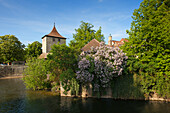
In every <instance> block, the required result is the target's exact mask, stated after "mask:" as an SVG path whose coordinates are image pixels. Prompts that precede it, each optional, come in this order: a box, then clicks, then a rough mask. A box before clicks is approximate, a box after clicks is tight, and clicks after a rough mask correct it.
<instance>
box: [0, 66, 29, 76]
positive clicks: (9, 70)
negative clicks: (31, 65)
mask: <svg viewBox="0 0 170 113" xmlns="http://www.w3.org/2000/svg"><path fill="white" fill-rule="evenodd" d="M26 67H27V66H24V65H5V66H0V77H8V76H9V77H10V76H22V75H23V72H24V70H25V68H26Z"/></svg>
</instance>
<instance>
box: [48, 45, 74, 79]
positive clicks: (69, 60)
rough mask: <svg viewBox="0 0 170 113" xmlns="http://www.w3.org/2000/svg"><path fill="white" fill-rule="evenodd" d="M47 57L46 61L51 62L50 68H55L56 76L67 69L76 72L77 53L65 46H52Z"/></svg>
mask: <svg viewBox="0 0 170 113" xmlns="http://www.w3.org/2000/svg"><path fill="white" fill-rule="evenodd" d="M50 53H51V54H49V55H48V59H49V60H51V61H52V64H53V66H52V68H53V69H54V68H55V72H56V73H54V74H57V75H56V76H58V75H60V74H62V73H63V72H64V71H66V70H67V69H72V70H74V71H75V70H76V68H77V51H76V50H75V49H73V48H72V47H68V46H67V45H65V44H62V45H59V44H58V45H56V44H54V45H53V46H52V48H51V51H50Z"/></svg>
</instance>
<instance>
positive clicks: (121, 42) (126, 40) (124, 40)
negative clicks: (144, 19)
mask: <svg viewBox="0 0 170 113" xmlns="http://www.w3.org/2000/svg"><path fill="white" fill-rule="evenodd" d="M112 42H113V46H114V47H120V46H121V45H123V44H124V43H125V42H128V39H125V38H122V39H121V40H120V41H116V40H112Z"/></svg>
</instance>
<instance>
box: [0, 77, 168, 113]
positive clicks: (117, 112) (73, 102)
mask: <svg viewBox="0 0 170 113" xmlns="http://www.w3.org/2000/svg"><path fill="white" fill-rule="evenodd" d="M0 113H170V103H167V102H160V101H129V100H113V99H94V98H88V99H85V98H71V97H60V96H57V95H56V94H55V93H52V92H47V91H31V90H26V88H25V86H24V84H23V81H22V80H21V79H20V78H17V79H0Z"/></svg>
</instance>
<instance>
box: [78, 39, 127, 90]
mask: <svg viewBox="0 0 170 113" xmlns="http://www.w3.org/2000/svg"><path fill="white" fill-rule="evenodd" d="M127 58H128V57H127V56H126V55H125V53H123V52H122V50H120V49H119V48H112V47H108V46H107V45H105V44H104V42H101V43H100V46H99V47H96V48H93V47H92V48H91V50H90V51H86V52H84V51H83V52H82V53H81V54H80V60H79V62H78V68H79V71H77V79H78V80H79V81H80V82H81V83H84V84H87V83H92V85H93V88H94V91H99V90H100V88H106V87H108V86H109V85H110V81H111V80H112V79H113V77H117V76H120V75H122V71H123V69H124V67H125V65H126V60H127Z"/></svg>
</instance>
